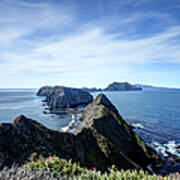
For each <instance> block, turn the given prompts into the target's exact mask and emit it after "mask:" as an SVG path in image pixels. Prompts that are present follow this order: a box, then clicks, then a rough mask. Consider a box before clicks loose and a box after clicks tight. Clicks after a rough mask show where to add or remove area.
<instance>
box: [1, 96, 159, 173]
mask: <svg viewBox="0 0 180 180" xmlns="http://www.w3.org/2000/svg"><path fill="white" fill-rule="evenodd" d="M34 152H36V153H37V154H42V155H43V156H45V157H47V156H49V155H57V156H59V157H60V158H64V159H72V161H74V162H80V164H81V165H82V166H86V167H89V168H91V167H93V166H95V167H96V168H97V169H100V170H106V169H107V168H108V167H109V166H111V165H113V164H114V165H116V166H117V168H118V169H120V168H123V169H129V168H130V169H134V168H136V169H141V168H142V169H145V170H146V169H147V166H148V165H149V164H151V165H152V166H155V165H156V164H157V163H159V162H161V160H160V159H159V157H158V156H157V155H156V153H155V152H154V151H153V150H152V149H151V148H149V147H148V146H147V145H146V144H145V142H144V141H143V140H142V139H141V138H140V137H139V136H138V135H137V134H135V133H134V132H133V130H132V129H131V127H130V126H129V125H128V124H127V123H126V122H125V121H124V120H123V119H122V117H121V116H120V115H119V113H118V111H117V110H116V108H115V107H114V106H113V105H112V104H111V102H110V101H109V100H108V99H107V98H106V96H105V95H103V94H100V95H99V96H98V97H97V98H96V99H95V100H94V101H93V102H92V103H91V104H89V105H88V106H87V108H86V109H85V110H84V112H83V123H82V125H81V127H80V128H79V129H78V130H77V131H76V132H75V133H74V134H71V133H62V132H58V131H54V130H50V129H48V128H46V127H45V126H43V125H42V124H40V123H38V122H36V121H34V120H31V119H28V118H26V117H25V116H23V115H21V116H19V117H17V118H16V119H15V120H14V122H13V124H10V123H3V124H0V168H2V167H4V166H11V165H12V164H13V163H17V164H22V163H24V162H25V161H26V160H27V159H28V158H29V157H30V156H31V154H32V153H34Z"/></svg>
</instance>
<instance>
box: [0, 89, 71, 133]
mask: <svg viewBox="0 0 180 180" xmlns="http://www.w3.org/2000/svg"><path fill="white" fill-rule="evenodd" d="M36 93H37V89H0V123H2V122H3V123H4V122H12V121H13V120H14V119H15V118H16V117H17V116H18V115H20V114H23V115H25V116H27V117H29V118H32V119H34V120H37V121H39V122H41V123H42V124H44V125H45V126H47V127H49V128H51V129H55V130H59V129H60V128H61V127H63V126H67V125H68V123H69V122H70V121H71V115H70V114H61V115H56V114H44V113H43V111H44V108H45V107H44V106H43V103H42V100H44V97H38V96H36Z"/></svg>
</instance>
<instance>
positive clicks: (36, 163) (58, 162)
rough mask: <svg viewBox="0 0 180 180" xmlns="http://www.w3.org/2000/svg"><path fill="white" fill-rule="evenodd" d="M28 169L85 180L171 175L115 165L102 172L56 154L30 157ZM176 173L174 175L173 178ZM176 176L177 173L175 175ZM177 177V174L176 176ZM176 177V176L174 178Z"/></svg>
mask: <svg viewBox="0 0 180 180" xmlns="http://www.w3.org/2000/svg"><path fill="white" fill-rule="evenodd" d="M25 167H26V169H27V170H28V171H39V170H41V169H46V170H48V171H50V172H52V173H55V174H59V175H60V176H61V177H68V178H69V179H79V180H81V179H87V180H91V179H92V180H170V179H173V177H172V175H171V176H166V177H162V176H158V175H156V174H153V175H149V174H148V172H144V171H143V170H140V171H137V170H126V171H124V170H121V171H119V170H117V168H116V167H115V166H112V167H111V168H109V170H108V172H105V173H102V172H101V171H97V170H96V168H95V167H92V169H87V168H82V167H80V165H79V164H78V163H72V162H71V160H70V161H67V160H64V159H59V158H58V157H56V156H50V157H48V158H47V159H44V158H43V157H42V156H41V157H39V158H38V159H37V160H33V159H31V161H30V162H29V163H27V164H26V166H25ZM175 176H176V175H174V178H175ZM177 176H178V175H177ZM178 177H179V176H178ZM178 177H177V178H178ZM175 179H176V178H175Z"/></svg>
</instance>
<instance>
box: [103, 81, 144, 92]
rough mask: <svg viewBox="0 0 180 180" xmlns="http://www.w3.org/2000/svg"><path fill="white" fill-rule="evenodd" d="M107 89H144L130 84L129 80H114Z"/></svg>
mask: <svg viewBox="0 0 180 180" xmlns="http://www.w3.org/2000/svg"><path fill="white" fill-rule="evenodd" d="M104 90H105V91H133V90H142V88H141V87H137V86H134V85H131V84H129V83H128V82H121V83H120V82H114V83H112V84H110V85H109V86H108V87H107V88H105V89H104Z"/></svg>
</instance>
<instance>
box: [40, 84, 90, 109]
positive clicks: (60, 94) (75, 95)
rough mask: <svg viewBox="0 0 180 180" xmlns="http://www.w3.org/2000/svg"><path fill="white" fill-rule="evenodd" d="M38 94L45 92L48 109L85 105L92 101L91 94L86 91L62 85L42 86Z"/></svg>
mask: <svg viewBox="0 0 180 180" xmlns="http://www.w3.org/2000/svg"><path fill="white" fill-rule="evenodd" d="M38 94H45V96H46V99H45V101H46V102H47V103H48V105H49V107H50V109H58V108H73V107H77V106H79V105H87V104H89V103H90V102H92V101H93V97H92V95H90V94H89V93H88V92H85V91H83V90H81V89H77V88H68V87H64V86H54V87H51V88H49V87H48V88H47V87H42V88H41V89H40V90H39V91H38V93H37V95H38Z"/></svg>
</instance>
